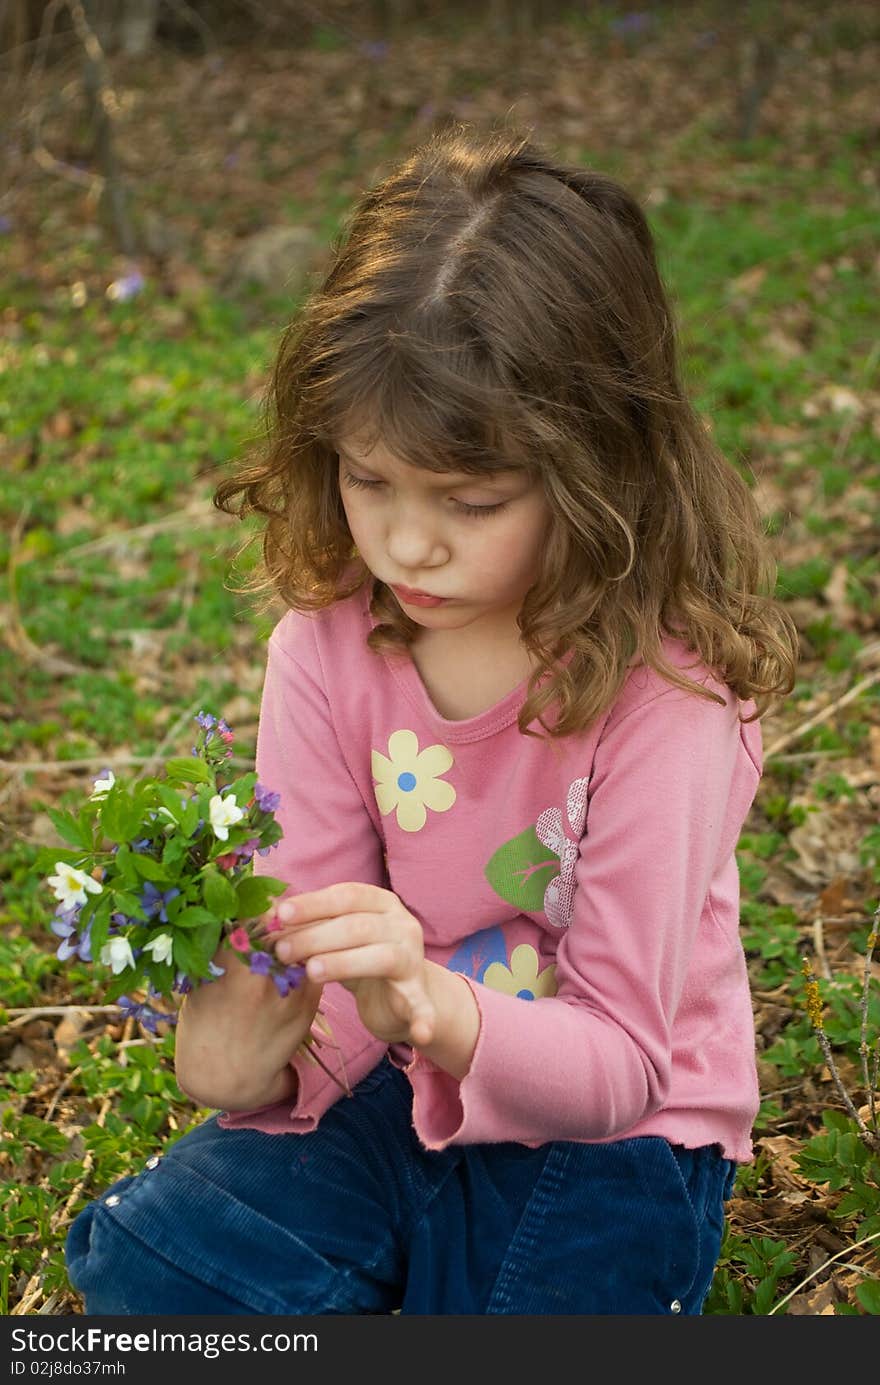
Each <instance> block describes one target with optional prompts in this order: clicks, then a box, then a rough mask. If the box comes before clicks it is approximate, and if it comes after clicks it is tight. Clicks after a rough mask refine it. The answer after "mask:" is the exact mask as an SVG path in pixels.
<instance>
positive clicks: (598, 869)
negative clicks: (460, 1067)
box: [219, 583, 762, 1162]
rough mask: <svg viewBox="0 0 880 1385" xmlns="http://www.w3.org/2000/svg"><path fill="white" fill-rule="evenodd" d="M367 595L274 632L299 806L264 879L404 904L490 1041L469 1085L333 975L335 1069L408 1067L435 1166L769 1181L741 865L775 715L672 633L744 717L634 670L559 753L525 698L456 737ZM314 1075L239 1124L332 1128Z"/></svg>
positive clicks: (268, 699)
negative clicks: (482, 1154) (643, 1165)
mask: <svg viewBox="0 0 880 1385" xmlns="http://www.w3.org/2000/svg"><path fill="white" fill-rule="evenodd" d="M369 595H370V584H369V583H368V584H367V586H366V587H365V588H363V589H362V590H361V591H360V592H357V593H355V594H354V595H353V596H352V597H350V598H348V599H347V600H345V601H341V602H337V603H336V604H335V605H333V606H331V607H328V608H326V609H325V610H323V611H320V612H318V613H316V614H302V613H299V612H295V611H289V612H288V613H287V614H286V615H285V616H284V617H283V618H282V619H281V620H280V621H279V622H278V624H277V625H276V627H275V629H274V630H273V632H272V634H271V637H270V639H269V647H268V660H267V667H266V676H265V683H264V688H263V698H262V705H261V711H260V724H259V731H258V737H257V753H256V767H257V770H258V773H259V779H260V782H261V784H263V785H264V786H266V787H267V788H269V789H271V790H273V791H275V792H278V793H280V795H281V806H280V808H279V809H278V812H277V818H278V820H279V822H280V823H281V826H282V828H283V830H284V838H283V840H282V841H281V842H280V843H279V845H278V846H277V847H276V848H275V849H273V850H272V851H271V852H270V853H269V855H268V856H266V857H259V856H258V857H256V858H255V864H254V869H255V871H256V872H258V873H260V874H268V875H274V876H278V877H280V878H281V879H283V880H285V881H287V882H288V883H289V885H290V891H291V892H292V893H303V892H305V891H308V890H314V889H320V888H322V887H324V886H327V885H330V884H334V883H336V882H339V881H344V880H358V881H365V882H368V883H371V884H375V885H380V886H382V887H384V888H386V889H390V890H393V891H394V892H395V893H396V894H397V895H398V896H399V897H400V899H401V901H402V902H403V904H404V905H405V906H406V908H407V909H408V910H409V911H410V912H411V913H412V914H414V915H415V917H416V918H417V919H418V920H419V922H420V923H421V925H422V927H423V930H424V938H425V955H426V956H427V957H428V958H430V959H431V960H432V961H434V962H437V963H441V964H444V965H445V966H447V967H449V968H450V969H452V970H455V971H457V972H459V973H461V974H462V976H463V977H464V978H465V981H466V983H467V984H468V985H469V986H470V987H471V989H472V991H473V994H474V996H475V998H476V1002H477V1006H478V1008H479V1016H480V1028H479V1035H478V1039H477V1044H476V1049H475V1051H474V1055H473V1059H472V1062H471V1065H470V1068H469V1070H468V1072H467V1074H466V1075H465V1077H464V1078H462V1079H461V1080H460V1081H459V1080H457V1079H456V1078H454V1077H452V1076H450V1075H449V1074H448V1073H446V1072H444V1071H443V1070H442V1069H440V1068H438V1067H436V1066H435V1065H434V1064H432V1063H431V1062H429V1061H428V1060H427V1059H425V1058H424V1057H423V1056H422V1055H421V1054H419V1053H418V1052H417V1051H414V1050H413V1049H412V1048H410V1047H409V1046H408V1045H405V1044H395V1045H391V1046H390V1049H389V1047H388V1045H386V1044H385V1043H384V1042H383V1041H382V1040H380V1039H376V1038H375V1037H374V1036H373V1035H371V1034H370V1033H369V1031H368V1030H367V1029H366V1028H365V1027H364V1026H363V1024H362V1023H361V1022H360V1019H359V1016H358V1013H357V1008H356V1005H355V1000H354V997H353V996H352V995H351V994H350V992H348V991H346V990H345V988H344V987H343V986H341V985H340V984H339V983H335V982H331V983H329V984H328V985H327V986H325V988H324V993H323V998H322V1002H321V1008H322V1010H323V1012H324V1014H325V1015H326V1017H327V1019H328V1020H329V1022H330V1025H331V1027H332V1031H333V1042H334V1043H335V1044H336V1045H337V1046H338V1047H337V1048H330V1047H328V1046H326V1045H325V1046H323V1047H322V1048H321V1050H320V1052H321V1056H322V1058H323V1060H324V1061H325V1062H327V1063H329V1064H330V1066H331V1067H333V1068H334V1069H335V1070H336V1071H337V1072H339V1073H342V1071H343V1070H344V1073H345V1076H346V1077H347V1080H348V1082H349V1084H350V1086H352V1087H353V1086H354V1085H355V1084H356V1083H357V1082H358V1081H359V1080H360V1078H362V1077H363V1076H365V1074H366V1073H367V1072H369V1071H370V1070H371V1069H372V1068H373V1067H375V1065H376V1063H378V1062H379V1061H380V1059H381V1058H382V1057H383V1055H384V1054H385V1053H386V1052H388V1053H389V1056H390V1057H391V1060H392V1061H393V1062H394V1063H396V1065H397V1066H398V1067H400V1068H402V1069H403V1071H404V1072H405V1073H406V1076H407V1077H408V1079H409V1081H410V1083H411V1084H412V1089H413V1116H412V1119H413V1126H414V1129H415V1131H416V1133H417V1135H418V1137H419V1139H420V1141H421V1142H422V1144H423V1145H424V1147H426V1148H427V1149H443V1148H444V1147H445V1146H446V1145H448V1144H473V1143H478V1142H491V1141H502V1140H513V1141H518V1142H520V1143H522V1144H525V1145H529V1146H536V1145H540V1144H543V1143H545V1142H547V1141H549V1140H577V1141H596V1142H605V1141H609V1140H616V1139H623V1138H627V1137H632V1136H636V1135H660V1136H664V1137H665V1138H666V1139H668V1140H670V1141H672V1142H673V1143H676V1144H683V1145H686V1146H689V1147H696V1146H699V1145H704V1144H712V1143H715V1142H717V1143H718V1144H720V1145H721V1146H722V1148H723V1151H724V1154H725V1155H726V1156H727V1157H728V1158H730V1159H735V1160H737V1161H739V1162H749V1161H750V1160H751V1158H752V1144H751V1130H752V1124H753V1121H754V1118H755V1115H756V1113H757V1110H758V1102H759V1097H758V1085H757V1076H756V1065H755V1043H754V1022H753V1014H752V1006H751V996H750V991H749V982H748V976H747V972H746V963H745V956H744V953H743V948H742V944H741V941H740V937H739V874H738V870H737V863H736V857H735V854H734V852H735V847H736V845H737V841H738V839H739V834H740V832H741V830H742V825H743V822H744V819H745V817H746V814H747V813H748V810H749V808H750V806H751V804H752V801H753V799H754V796H755V791H756V789H757V786H758V782H759V780H760V776H761V769H762V749H761V729H760V722H758V721H757V720H756V721H753V722H751V723H750V724H749V725H743V724H742V723H741V722H740V720H739V715H740V713H742V715H743V716H747V715H749V714H750V713H751V712H753V711H754V710H755V707H754V703H753V702H752V701H748V702H741V701H740V700H739V699H738V698H737V697H736V696H735V695H734V694H733V693H732V691H731V689H730V688H729V687H728V686H727V685H726V684H725V683H723V682H720V681H719V680H718V679H717V678H716V677H715V676H714V675H713V674H712V673H711V672H710V671H709V670H708V669H707V667H706V666H705V665H704V664H703V663H702V662H700V661H699V658H698V656H697V654H696V653H695V652H694V651H693V650H690V649H688V648H687V647H686V646H685V645H684V644H683V643H682V642H681V641H680V640H678V639H674V638H672V637H667V638H666V639H665V640H664V652H665V654H666V657H667V658H668V659H669V661H670V662H671V663H672V664H674V665H675V666H676V667H677V668H679V669H681V670H682V671H683V672H684V673H685V676H686V677H687V678H689V679H691V680H692V681H694V682H700V683H703V684H704V685H705V686H706V687H707V688H709V689H711V690H712V691H713V692H716V693H719V694H720V695H721V696H722V697H723V698H724V705H723V706H722V705H719V704H718V703H716V702H710V701H708V700H706V699H704V698H700V697H697V696H696V695H694V694H692V693H688V692H685V691H684V690H680V689H678V688H675V687H673V686H672V685H671V684H670V683H669V682H667V681H666V680H665V679H663V678H661V677H660V676H659V675H658V674H656V673H655V672H654V671H653V670H651V669H650V668H648V667H647V666H646V665H644V664H640V663H637V662H635V661H634V662H633V663H632V665H631V666H630V669H629V672H628V674H627V680H626V682H625V684H624V686H623V688H622V690H621V692H620V694H619V696H618V697H617V699H616V701H615V703H614V704H613V706H612V707H611V708H610V709H609V710H608V711H607V712H606V713H605V714H604V715H603V716H601V717H600V718H599V719H598V721H597V722H596V723H595V724H594V725H593V726H592V727H591V728H589V729H588V730H586V731H583V732H580V733H578V734H575V735H572V736H569V737H566V738H564V739H563V740H561V741H557V742H554V743H553V744H552V745H551V744H550V743H548V741H547V740H546V738H543V739H540V740H536V739H533V738H531V737H526V736H523V735H521V734H520V732H519V728H518V726H517V713H518V711H519V709H520V707H521V706H522V703H523V701H524V698H525V691H526V681H527V680H524V681H523V682H522V683H521V684H520V685H519V686H518V687H516V688H514V689H513V690H512V691H511V692H510V693H509V694H508V695H507V696H506V697H504V698H502V699H501V701H500V702H498V703H497V704H496V705H495V706H493V707H491V708H489V709H488V710H486V711H484V712H481V713H480V714H479V715H478V716H474V717H468V718H466V719H465V720H461V721H450V720H447V719H446V718H444V717H442V716H440V714H439V713H438V711H437V710H436V708H435V707H434V705H433V703H432V701H431V699H430V697H429V695H428V692H427V689H426V688H425V685H424V683H423V682H422V680H421V677H420V675H419V672H418V670H417V668H416V665H415V663H414V662H413V660H412V659H411V657H410V655H409V654H408V653H402V654H392V655H385V654H376V653H374V652H373V651H371V650H370V649H368V648H367V645H366V643H365V636H366V635H367V633H368V632H369V630H370V628H371V627H372V626H373V625H374V624H375V623H376V622H375V620H374V619H373V617H372V615H371V614H370V611H369ZM535 729H537V730H540V727H539V726H538V725H537V723H535ZM386 862H387V864H386ZM294 1067H295V1068H296V1071H297V1074H298V1077H299V1090H298V1093H297V1098H296V1104H295V1105H291V1103H290V1101H289V1100H288V1101H286V1102H282V1103H279V1104H275V1105H271V1106H264V1107H261V1108H259V1109H257V1110H253V1111H238V1112H234V1113H224V1114H222V1115H221V1116H220V1118H219V1119H220V1124H221V1125H223V1126H227V1127H238V1126H249V1127H252V1128H255V1129H258V1130H262V1131H266V1132H268V1133H272V1134H281V1133H285V1134H290V1133H305V1132H307V1131H310V1130H313V1129H315V1127H316V1126H317V1124H318V1122H319V1121H320V1119H321V1117H322V1116H323V1114H324V1112H325V1111H326V1110H327V1109H328V1108H329V1107H330V1106H331V1105H332V1104H333V1103H334V1102H336V1101H338V1100H346V1099H347V1098H346V1097H345V1095H344V1093H343V1092H342V1091H341V1089H340V1087H339V1086H337V1085H336V1084H335V1083H334V1082H333V1081H332V1080H331V1079H330V1078H329V1077H328V1076H327V1075H326V1074H325V1073H324V1072H322V1070H321V1069H320V1067H318V1066H317V1065H315V1064H313V1063H311V1062H309V1061H308V1060H307V1059H305V1058H304V1057H303V1056H301V1055H300V1056H297V1058H296V1059H295V1061H294Z"/></svg>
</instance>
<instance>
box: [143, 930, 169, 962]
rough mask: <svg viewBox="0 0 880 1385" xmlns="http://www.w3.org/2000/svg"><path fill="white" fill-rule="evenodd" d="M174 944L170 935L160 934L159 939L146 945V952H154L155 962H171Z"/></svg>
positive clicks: (154, 939) (152, 940) (153, 939)
mask: <svg viewBox="0 0 880 1385" xmlns="http://www.w3.org/2000/svg"><path fill="white" fill-rule="evenodd" d="M172 942H173V939H172V937H171V934H170V933H160V934H159V935H158V937H155V938H151V939H150V941H149V942H148V943H144V952H152V954H153V961H154V962H170V961H171V944H172Z"/></svg>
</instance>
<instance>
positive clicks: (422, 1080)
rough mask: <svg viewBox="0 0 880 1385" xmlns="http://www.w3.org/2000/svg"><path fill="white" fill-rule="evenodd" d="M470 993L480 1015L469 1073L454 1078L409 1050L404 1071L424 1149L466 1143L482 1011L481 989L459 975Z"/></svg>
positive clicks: (421, 1054)
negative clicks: (467, 1112)
mask: <svg viewBox="0 0 880 1385" xmlns="http://www.w3.org/2000/svg"><path fill="white" fill-rule="evenodd" d="M461 976H462V980H463V981H466V982H467V984H468V985H469V986H470V988H471V991H472V992H473V995H474V999H475V1001H476V1003H477V1009H478V1010H479V1012H480V1029H479V1033H478V1035H477V1043H476V1047H475V1048H474V1054H473V1057H472V1059H471V1065H470V1070H469V1071H468V1072H467V1073H466V1074H465V1076H464V1077H462V1078H457V1077H453V1076H452V1074H451V1073H448V1072H446V1070H445V1069H444V1068H441V1067H438V1066H437V1064H436V1063H433V1062H432V1061H431V1059H430V1058H426V1057H425V1055H424V1054H423V1053H420V1052H419V1050H418V1049H413V1050H411V1052H412V1055H413V1056H412V1061H411V1062H410V1063H409V1064H408V1065H407V1066H406V1067H405V1068H404V1069H403V1070H404V1072H405V1073H406V1076H407V1077H408V1078H409V1081H410V1085H411V1086H412V1090H413V1109H412V1124H413V1129H414V1130H415V1132H416V1134H417V1135H418V1137H419V1140H420V1141H421V1143H422V1145H423V1146H424V1148H425V1149H431V1150H440V1149H445V1148H446V1146H447V1145H450V1144H463V1143H466V1142H467V1139H466V1136H465V1138H464V1139H463V1138H462V1136H463V1134H464V1130H465V1111H466V1103H467V1097H468V1092H469V1086H470V1085H472V1084H471V1083H470V1079H471V1074H472V1072H473V1070H474V1067H475V1065H476V1063H477V1060H478V1056H479V1052H480V1046H481V1043H482V1039H483V1011H482V1007H481V1005H480V987H479V986H477V985H475V984H474V982H472V981H471V978H470V977H468V976H464V975H463V974H461Z"/></svg>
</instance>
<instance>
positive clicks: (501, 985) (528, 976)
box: [483, 943, 557, 1000]
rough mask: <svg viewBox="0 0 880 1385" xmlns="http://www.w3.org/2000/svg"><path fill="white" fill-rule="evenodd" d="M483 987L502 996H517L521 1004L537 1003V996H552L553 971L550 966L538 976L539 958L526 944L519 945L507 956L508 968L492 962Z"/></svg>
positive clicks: (554, 969) (500, 963) (554, 975)
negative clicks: (501, 992)
mask: <svg viewBox="0 0 880 1385" xmlns="http://www.w3.org/2000/svg"><path fill="white" fill-rule="evenodd" d="M483 985H484V986H491V987H492V989H493V990H494V991H504V993H505V995H518V996H519V997H520V999H521V1000H537V999H538V997H539V996H548V995H555V994H556V991H557V986H556V967H555V965H554V964H553V963H551V964H550V966H549V967H545V968H544V970H543V971H542V972H541V975H540V976H539V975H538V954H537V952H536V951H535V949H534V948H533V947H532V946H531V945H530V944H529V943H520V945H519V947H515V948H514V949H513V951H512V952H511V954H510V966H509V967H506V966H505V965H504V963H503V962H492V964H491V966H488V967H487V968H486V970H485V971H484V972H483Z"/></svg>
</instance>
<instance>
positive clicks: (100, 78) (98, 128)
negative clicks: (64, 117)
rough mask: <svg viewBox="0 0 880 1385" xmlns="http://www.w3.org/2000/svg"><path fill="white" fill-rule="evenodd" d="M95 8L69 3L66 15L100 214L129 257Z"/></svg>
mask: <svg viewBox="0 0 880 1385" xmlns="http://www.w3.org/2000/svg"><path fill="white" fill-rule="evenodd" d="M99 8H101V0H70V13H71V16H72V18H73V22H74V25H75V27H76V30H77V33H78V35H79V38H80V42H81V45H82V61H83V88H84V90H85V94H86V115H87V117H88V120H89V125H90V128H91V129H92V131H93V132H94V135H93V139H94V145H93V156H94V160H95V163H96V164H97V166H98V169H99V171H100V173H101V176H102V177H103V179H104V187H103V191H102V193H101V203H100V206H101V211H102V213H103V215H104V218H105V221H106V222H107V224H108V229H109V230H110V231H111V233H112V234H113V236H114V237H115V239H116V243H117V245H118V246H119V249H120V250H121V251H122V253H123V255H127V256H129V257H131V256H133V255H134V254H135V253H136V251H137V240H136V237H135V233H134V226H133V224H132V221H131V217H130V215H129V210H128V194H127V192H126V188H125V182H124V180H123V177H122V173H121V171H120V167H119V160H118V158H117V157H116V145H115V142H114V139H113V110H114V107H115V99H114V94H113V88H112V84H111V82H110V76H109V73H108V70H107V62H106V59H105V57H104V50H103V46H102V44H101V41H100V38H99V33H100V30H99V29H96V27H95V24H94V23H93V20H94V19H96V18H97V11H98V9H99Z"/></svg>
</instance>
